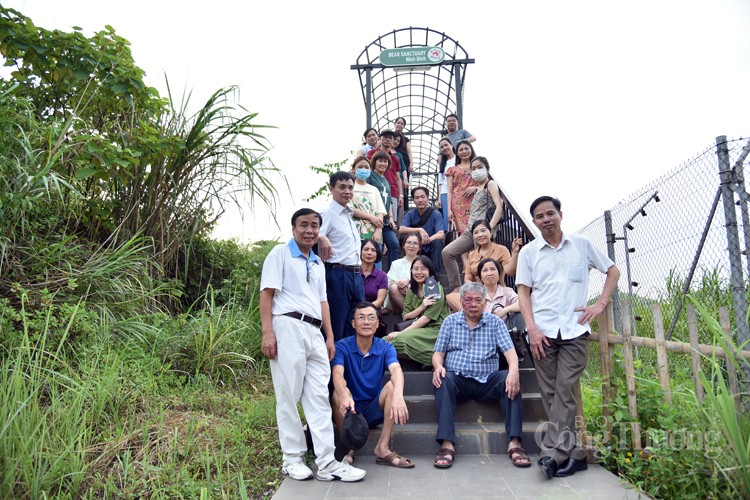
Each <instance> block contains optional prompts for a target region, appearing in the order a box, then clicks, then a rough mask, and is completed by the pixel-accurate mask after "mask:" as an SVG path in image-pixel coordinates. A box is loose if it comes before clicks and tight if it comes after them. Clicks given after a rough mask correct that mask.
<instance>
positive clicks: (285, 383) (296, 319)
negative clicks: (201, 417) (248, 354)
mask: <svg viewBox="0 0 750 500" xmlns="http://www.w3.org/2000/svg"><path fill="white" fill-rule="evenodd" d="M321 224H322V219H321V216H320V214H319V213H317V212H316V211H314V210H312V209H309V208H302V209H300V210H297V211H296V212H295V213H294V215H292V234H293V236H294V237H293V238H292V239H291V240H289V242H288V243H287V244H286V245H278V246H276V247H275V248H274V249H273V250H271V252H270V253H269V254H268V257H266V260H265V262H263V274H262V275H261V281H260V320H261V323H262V325H263V343H262V346H261V349H262V351H263V354H264V355H265V356H267V357H268V358H269V359H270V360H271V361H270V363H271V377H272V378H273V388H274V392H275V393H276V423H277V425H278V429H279V443H280V445H281V451H282V453H283V455H284V463H283V468H282V469H281V472H282V473H284V474H286V475H288V476H289V477H291V478H292V479H296V480H305V479H311V478H312V476H313V473H312V471H311V470H310V468H309V467H308V466H307V465H306V464H305V462H304V456H305V453H306V452H307V443H306V441H305V433H304V431H303V430H302V422H301V420H300V416H299V412H298V410H297V403H299V402H302V409H303V410H304V412H305V418H306V420H307V426H308V429H309V430H310V434H311V436H312V440H313V446H314V448H315V452H316V453H317V458H316V460H315V463H316V465H317V466H318V471H317V473H316V474H315V477H316V478H317V479H319V480H321V481H333V480H334V479H339V480H341V481H346V482H352V481H359V480H360V479H362V478H364V477H365V474H366V472H365V471H364V470H361V469H357V468H355V467H352V466H351V465H349V463H348V462H347V461H346V460H344V461H343V462H337V461H336V460H335V459H334V442H333V427H332V425H331V406H330V404H329V402H328V381H329V379H330V377H331V365H330V361H331V360H332V359H333V355H334V353H335V350H336V348H335V346H334V342H333V331H332V329H331V319H330V314H329V310H328V301H327V298H326V282H325V271H324V270H323V264H322V262H321V261H320V259H318V257H317V256H316V255H315V253H313V251H312V246H313V245H314V244H315V243H316V242H317V241H318V231H319V230H320V226H321ZM321 326H322V327H323V331H324V332H325V336H326V338H325V339H324V338H323V335H321V333H320V328H321Z"/></svg>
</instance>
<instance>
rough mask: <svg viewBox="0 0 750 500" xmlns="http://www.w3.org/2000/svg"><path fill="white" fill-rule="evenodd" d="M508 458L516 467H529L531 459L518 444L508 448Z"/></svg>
mask: <svg viewBox="0 0 750 500" xmlns="http://www.w3.org/2000/svg"><path fill="white" fill-rule="evenodd" d="M508 458H510V461H511V462H513V465H515V466H516V467H531V459H530V458H529V456H528V455H527V454H526V450H524V449H523V448H521V447H520V446H517V447H515V448H511V449H510V450H508Z"/></svg>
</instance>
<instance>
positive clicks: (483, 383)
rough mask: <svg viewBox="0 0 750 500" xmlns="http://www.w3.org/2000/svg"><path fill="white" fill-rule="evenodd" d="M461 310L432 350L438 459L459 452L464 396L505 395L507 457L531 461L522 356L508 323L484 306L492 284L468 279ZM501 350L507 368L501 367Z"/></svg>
mask: <svg viewBox="0 0 750 500" xmlns="http://www.w3.org/2000/svg"><path fill="white" fill-rule="evenodd" d="M459 293H460V296H461V305H462V307H463V310H462V311H459V312H457V313H454V314H451V315H450V316H448V317H447V318H446V320H445V321H443V325H442V326H441V327H440V334H439V335H438V338H437V341H436V342H435V353H434V354H433V355H432V366H433V368H434V371H433V372H432V384H433V385H434V386H435V410H436V412H437V416H438V430H437V434H436V436H435V440H436V441H437V442H438V444H439V445H440V450H439V451H438V453H437V456H436V457H435V462H434V465H435V467H438V468H440V469H447V468H449V467H450V466H451V465H453V460H454V458H455V442H456V430H455V422H454V413H455V410H456V405H457V404H458V403H461V402H462V401H467V400H472V399H473V400H475V401H490V400H500V407H501V408H502V410H503V413H504V414H505V433H506V435H507V436H508V440H509V441H508V457H509V458H510V460H511V461H512V462H513V465H515V466H516V467H529V466H530V465H531V461H530V460H529V457H528V456H527V455H526V450H524V449H523V448H522V447H521V439H522V434H521V425H522V423H523V403H522V399H521V382H520V377H519V372H518V356H517V355H516V350H515V349H514V347H513V342H512V340H511V338H510V335H509V334H508V329H507V328H506V326H505V323H503V321H502V320H501V319H499V318H498V317H497V316H495V315H493V314H490V313H486V312H484V307H485V302H486V301H487V290H485V288H484V286H483V285H481V284H480V283H466V284H465V285H463V286H461V289H460V292H459ZM498 351H499V352H502V353H503V355H504V356H505V359H506V360H507V361H508V369H507V370H498V363H499V361H500V357H499V355H498Z"/></svg>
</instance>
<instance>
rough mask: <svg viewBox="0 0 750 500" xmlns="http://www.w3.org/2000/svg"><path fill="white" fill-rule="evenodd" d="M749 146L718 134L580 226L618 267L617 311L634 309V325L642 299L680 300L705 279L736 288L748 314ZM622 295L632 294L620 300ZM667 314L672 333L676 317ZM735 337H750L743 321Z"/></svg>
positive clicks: (594, 277)
mask: <svg viewBox="0 0 750 500" xmlns="http://www.w3.org/2000/svg"><path fill="white" fill-rule="evenodd" d="M748 151H750V141H748V140H747V139H745V138H739V139H729V140H727V139H726V138H724V137H723V136H722V137H718V138H717V140H716V145H713V146H710V147H708V148H706V149H705V150H704V151H703V152H702V153H700V154H698V155H697V156H696V157H695V158H693V159H691V160H689V161H687V162H685V163H684V164H682V165H680V166H678V167H677V168H675V169H674V170H672V171H670V172H668V173H666V174H665V175H663V176H662V177H660V178H659V179H657V180H655V181H653V182H651V183H649V184H648V185H646V186H645V187H643V188H641V189H639V190H638V191H637V192H635V193H634V194H633V195H631V196H630V197H628V198H627V199H625V200H623V201H621V202H620V203H618V204H617V205H615V206H614V207H612V208H611V209H610V210H608V211H606V212H605V213H604V215H603V216H602V217H599V218H597V219H595V220H594V221H592V222H590V223H589V224H587V225H586V226H584V227H583V228H581V229H580V230H578V231H577V233H579V234H581V235H584V236H586V237H587V238H589V240H590V241H592V242H593V243H594V244H595V245H597V246H598V247H600V248H602V250H604V251H607V252H608V254H609V256H610V258H612V260H614V261H615V264H616V265H617V266H618V268H619V269H620V271H621V277H620V281H619V283H618V292H619V293H616V294H614V296H613V297H614V298H615V299H617V300H616V303H615V308H616V309H618V310H617V311H616V318H618V319H619V317H620V311H619V308H629V309H631V310H630V313H631V316H632V318H631V319H632V320H634V321H632V324H633V325H637V324H638V323H637V321H636V320H638V319H639V318H637V317H636V316H637V315H636V312H635V310H634V308H633V306H632V304H634V303H635V302H636V301H637V300H639V299H640V300H643V299H648V300H664V299H665V298H666V297H667V296H668V295H671V296H672V298H674V297H677V298H678V300H679V302H680V304H681V302H682V300H683V296H684V293H685V291H688V289H689V290H691V291H692V290H694V289H695V287H696V286H701V285H702V284H703V285H705V284H706V283H710V284H711V285H712V286H715V287H718V288H722V289H724V290H729V289H731V290H732V292H733V295H734V299H733V301H732V302H733V303H734V307H735V314H736V317H737V318H740V317H745V315H746V313H747V302H746V299H745V287H746V284H747V282H748V273H749V272H750V269H749V268H750V256H749V255H748V247H749V246H750V227H749V226H750V221H749V220H748V210H747V206H748V203H747V202H748V194H747V190H746V187H745V183H744V175H745V174H746V173H747V166H746V162H745V161H744V160H745V158H746V157H747V154H748ZM603 281H604V275H602V274H600V273H591V285H590V288H589V290H590V293H592V294H593V295H592V297H593V296H594V295H596V294H598V293H599V292H600V291H601V289H602V285H603ZM625 297H629V299H630V300H628V301H624V300H621V299H622V298H625ZM620 302H623V303H622V304H620ZM743 311H744V312H743ZM740 315H741V316H740ZM674 319H675V320H676V314H675V318H674ZM665 321H667V322H668V324H667V325H666V326H667V328H669V329H670V331H669V332H668V334H671V330H672V328H671V327H670V326H672V327H673V326H674V321H673V318H665ZM670 323H671V325H670ZM742 323H743V324H744V328H745V330H747V324H746V322H744V321H743V322H742ZM618 324H619V321H618ZM636 328H637V326H636ZM618 329H619V328H618ZM636 333H637V332H636ZM738 338H739V339H747V332H746V331H745V332H742V330H741V326H738Z"/></svg>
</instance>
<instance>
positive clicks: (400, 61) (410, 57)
mask: <svg viewBox="0 0 750 500" xmlns="http://www.w3.org/2000/svg"><path fill="white" fill-rule="evenodd" d="M443 59H445V51H444V50H443V49H441V48H440V47H403V48H400V49H385V50H384V51H383V52H381V53H380V64H382V65H383V66H389V67H390V66H429V65H431V64H440V63H441V62H443Z"/></svg>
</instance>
